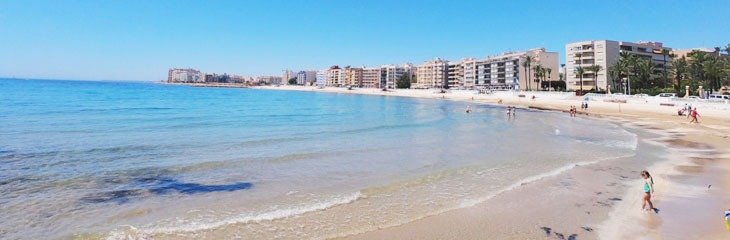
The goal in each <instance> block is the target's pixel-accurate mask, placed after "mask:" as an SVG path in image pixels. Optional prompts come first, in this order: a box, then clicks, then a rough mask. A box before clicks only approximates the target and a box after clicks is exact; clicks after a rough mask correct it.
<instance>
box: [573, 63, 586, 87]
mask: <svg viewBox="0 0 730 240" xmlns="http://www.w3.org/2000/svg"><path fill="white" fill-rule="evenodd" d="M574 72H575V74H578V81H579V82H580V92H581V93H583V74H584V73H585V72H586V69H585V68H584V67H581V66H577V67H575V70H574Z"/></svg>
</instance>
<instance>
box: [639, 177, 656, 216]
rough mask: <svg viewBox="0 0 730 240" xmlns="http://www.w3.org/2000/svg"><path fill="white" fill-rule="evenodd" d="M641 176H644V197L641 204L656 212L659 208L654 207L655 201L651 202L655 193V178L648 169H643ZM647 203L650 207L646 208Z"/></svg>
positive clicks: (642, 206)
mask: <svg viewBox="0 0 730 240" xmlns="http://www.w3.org/2000/svg"><path fill="white" fill-rule="evenodd" d="M641 177H642V178H644V198H643V201H642V204H641V209H642V210H654V212H656V211H657V209H656V208H654V203H652V202H651V194H653V193H654V179H653V178H652V177H651V175H650V174H649V172H648V171H646V170H644V171H641ZM647 203H648V204H649V208H648V209H647V208H646V204H647Z"/></svg>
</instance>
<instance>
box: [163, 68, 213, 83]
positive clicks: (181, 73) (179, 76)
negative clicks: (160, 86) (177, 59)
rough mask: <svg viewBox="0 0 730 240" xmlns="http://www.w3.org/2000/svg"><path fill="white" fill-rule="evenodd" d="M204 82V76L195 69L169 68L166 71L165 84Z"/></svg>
mask: <svg viewBox="0 0 730 240" xmlns="http://www.w3.org/2000/svg"><path fill="white" fill-rule="evenodd" d="M204 80H205V78H204V75H203V74H202V73H201V72H200V71H198V70H197V69H192V68H170V69H169V70H168V71H167V82H169V83H201V82H204Z"/></svg>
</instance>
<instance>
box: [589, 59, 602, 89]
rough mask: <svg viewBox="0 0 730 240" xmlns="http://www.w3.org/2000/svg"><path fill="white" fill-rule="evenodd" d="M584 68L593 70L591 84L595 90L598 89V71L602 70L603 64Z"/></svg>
mask: <svg viewBox="0 0 730 240" xmlns="http://www.w3.org/2000/svg"><path fill="white" fill-rule="evenodd" d="M586 70H588V71H591V72H593V84H594V88H593V89H595V90H596V91H598V72H600V71H601V70H603V66H601V65H595V64H593V65H591V66H588V67H587V68H586Z"/></svg>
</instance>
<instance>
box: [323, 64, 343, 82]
mask: <svg viewBox="0 0 730 240" xmlns="http://www.w3.org/2000/svg"><path fill="white" fill-rule="evenodd" d="M325 77H326V83H325V85H326V86H332V87H342V86H345V85H346V84H345V69H342V68H340V66H337V65H334V66H332V67H330V68H329V69H328V70H327V75H326V76H325Z"/></svg>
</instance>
